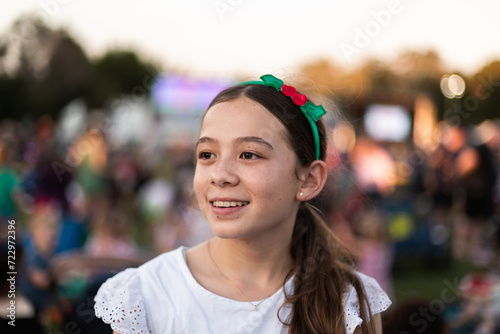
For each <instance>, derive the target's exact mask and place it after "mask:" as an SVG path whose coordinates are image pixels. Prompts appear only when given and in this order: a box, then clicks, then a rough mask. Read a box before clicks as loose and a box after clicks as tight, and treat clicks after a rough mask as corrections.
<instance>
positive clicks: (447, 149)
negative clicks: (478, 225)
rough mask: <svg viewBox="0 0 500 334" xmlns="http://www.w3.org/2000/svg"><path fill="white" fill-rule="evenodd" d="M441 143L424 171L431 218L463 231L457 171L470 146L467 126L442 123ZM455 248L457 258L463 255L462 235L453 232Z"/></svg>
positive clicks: (457, 231) (424, 183) (432, 153)
mask: <svg viewBox="0 0 500 334" xmlns="http://www.w3.org/2000/svg"><path fill="white" fill-rule="evenodd" d="M439 129H440V143H439V146H438V147H437V148H436V149H435V150H434V151H433V152H431V153H430V155H429V157H428V159H427V161H426V166H425V167H424V172H423V187H424V190H425V192H426V193H428V194H430V196H431V197H432V199H433V209H432V212H431V216H432V219H433V220H435V221H437V222H439V223H441V222H442V223H443V224H445V226H448V227H449V228H450V229H452V230H454V233H455V234H457V233H458V234H460V231H461V222H460V219H459V218H460V211H461V209H460V208H458V207H457V206H458V205H457V203H458V202H457V198H458V196H459V194H460V193H459V190H460V182H459V181H460V180H459V176H458V172H457V170H456V160H457V157H458V156H459V155H460V153H461V152H462V151H463V150H464V149H466V148H467V147H468V144H467V138H466V135H465V129H463V128H462V127H459V126H456V125H455V124H451V123H449V122H446V121H443V122H442V123H441V124H440V127H439ZM452 251H453V254H454V256H455V258H458V259H460V258H463V256H464V253H463V249H462V247H461V244H460V236H459V235H454V237H453V245H452Z"/></svg>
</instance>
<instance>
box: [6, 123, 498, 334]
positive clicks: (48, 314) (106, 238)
mask: <svg viewBox="0 0 500 334" xmlns="http://www.w3.org/2000/svg"><path fill="white" fill-rule="evenodd" d="M100 124H101V125H102V123H99V122H98V121H97V122H95V121H94V122H90V121H89V122H88V124H87V125H86V127H85V130H84V131H82V132H81V133H78V134H75V136H74V138H72V139H71V140H70V141H69V142H64V141H62V140H61V139H60V138H58V136H57V133H56V131H55V128H56V125H57V124H55V121H54V120H53V119H51V118H50V117H47V116H44V117H41V118H40V119H38V120H37V121H36V122H35V123H34V124H28V123H21V122H15V121H11V120H5V119H4V120H0V236H1V237H2V247H3V249H5V250H7V249H8V245H7V236H8V229H9V224H10V225H15V271H16V272H17V276H16V280H17V281H16V291H15V292H16V303H17V304H16V306H17V316H16V318H17V320H16V321H17V324H19V326H26V328H29V330H31V331H28V329H27V330H26V332H33V333H37V332H43V330H42V329H41V328H42V327H43V328H44V329H45V330H47V331H54V332H61V331H62V332H66V333H80V332H83V333H85V332H87V333H108V332H109V328H106V327H104V326H102V324H101V323H100V322H99V320H98V319H96V318H95V317H94V316H93V297H92V296H93V294H95V291H96V289H97V288H98V286H99V285H100V284H101V283H102V282H103V281H104V280H105V279H106V278H107V277H110V276H111V275H112V274H113V273H116V272H117V271H118V270H121V269H123V268H125V267H128V266H135V265H139V264H141V263H143V262H144V261H146V260H147V259H149V258H151V257H153V256H155V255H156V254H159V253H161V252H165V251H168V250H172V249H174V248H176V247H178V246H180V245H185V246H192V245H195V244H197V243H199V242H201V241H203V240H206V239H207V238H210V236H211V231H210V229H209V227H208V225H207V224H206V222H205V219H204V217H203V216H202V214H201V213H200V212H199V210H198V209H197V205H196V199H195V196H194V194H193V191H192V184H191V180H192V175H193V173H194V166H195V164H194V158H195V157H194V152H193V148H194V147H193V146H192V143H191V142H189V141H186V142H182V141H176V142H175V143H157V144H155V145H153V149H151V148H150V147H149V148H148V149H145V148H144V147H142V146H141V145H140V144H138V143H133V142H132V143H128V144H124V145H120V146H116V145H112V144H111V143H110V142H109V140H108V138H107V133H106V131H103V130H102V128H101V127H99V125H100ZM499 124H500V123H498V122H495V121H485V122H483V123H481V124H479V125H477V126H474V127H469V128H464V127H458V126H455V125H454V124H451V123H447V122H442V123H440V124H439V127H438V132H437V134H436V145H435V147H433V148H432V149H429V150H423V149H420V148H417V147H416V146H415V145H414V144H413V143H412V142H411V141H407V142H397V143H395V142H390V143H389V142H378V141H375V140H373V139H371V138H370V137H368V136H367V135H363V134H358V135H357V136H356V140H355V141H354V142H353V145H352V146H351V147H349V149H346V150H345V151H336V150H333V149H332V150H331V151H330V153H329V156H328V161H327V162H328V164H329V168H330V170H331V173H330V177H329V180H328V183H327V187H326V188H325V191H324V193H323V194H322V196H320V198H319V199H318V200H317V202H316V203H315V204H316V205H318V206H319V207H320V208H321V209H322V210H323V212H324V214H325V218H326V220H327V222H328V224H329V225H330V226H331V228H332V229H333V230H334V231H335V232H336V234H337V236H338V237H339V238H340V239H341V240H342V241H344V242H345V243H346V244H347V245H348V247H351V249H352V250H353V252H354V254H355V255H356V259H357V263H358V267H359V270H360V271H362V272H364V273H366V274H368V275H370V276H372V277H375V278H376V279H377V280H378V281H379V283H380V284H381V286H382V287H383V288H384V289H385V290H386V291H387V292H388V293H389V294H391V295H394V291H393V278H392V277H393V273H394V272H395V270H404V269H405V266H408V263H409V262H411V260H412V259H414V258H415V257H420V258H423V259H424V260H425V261H427V262H428V263H429V265H434V266H437V267H439V266H443V265H446V264H447V263H449V262H450V261H452V260H453V259H457V260H465V261H470V262H472V263H474V264H476V265H478V266H482V267H486V268H489V269H490V270H491V273H493V274H494V273H496V271H497V270H499V269H500V220H499V219H498V217H499V206H498V201H499V200H500V182H499V181H500V180H499V177H498V174H499V173H500V160H499V150H500V125H499ZM12 221H14V222H15V223H10V222H12ZM5 252H7V251H5ZM6 261H7V259H5V258H2V275H5V274H6V273H7V272H6V270H4V269H3V268H7V266H8V263H6ZM13 271H14V270H13ZM7 278H8V277H5V278H3V277H2V280H1V282H2V283H1V284H2V291H8V290H9V286H4V285H5V284H7V283H8V281H7ZM6 282H7V283H6ZM469 285H470V284H469ZM491 286H492V287H493V285H491ZM464 289H465V288H464ZM492 289H493V288H492ZM467 291H468V290H467ZM491 291H493V290H491ZM493 295H494V294H491V293H490V294H487V295H486V297H488V298H489V297H491V296H493ZM7 296H8V293H3V292H2V294H1V295H0V299H1V301H0V304H1V305H2V306H3V305H8V303H9V300H8V298H7ZM495 296H496V295H495ZM486 297H485V298H486ZM492 298H493V297H492ZM495 298H496V297H495ZM483 299H484V298H483ZM499 299H500V298H499ZM465 300H467V299H466V298H464V301H465ZM474 300H475V301H476V299H474ZM490 302H491V301H488V303H490ZM498 302H499V306H495V307H497V308H499V309H500V300H499V301H498ZM6 303H7V304H6ZM488 305H490V304H488ZM495 305H496V304H495ZM471 307H472V306H471ZM476 308H477V306H476ZM466 309H467V308H465V307H464V310H466ZM492 309H494V307H492ZM398 311H400V310H398ZM467 312H469V313H471V312H472V311H470V310H467ZM467 312H466V311H464V312H463V314H459V315H458V317H461V318H460V319H462V320H460V321H464V322H465V321H466V318H467V316H469V315H468V314H469V313H467ZM491 314H495V313H494V312H493V311H492V313H491ZM2 316H3V315H2ZM492 319H495V317H494V316H490V317H489V318H488V319H486V320H485V321H489V322H488V323H487V325H488V326H490V328H494V326H495V324H494V321H493V320H492ZM492 323H493V324H492ZM487 325H484V327H485V328H486V327H487ZM415 328H417V329H418V327H415V326H414V329H415ZM387 332H388V333H390V329H388V331H387ZM408 332H411V331H410V330H408Z"/></svg>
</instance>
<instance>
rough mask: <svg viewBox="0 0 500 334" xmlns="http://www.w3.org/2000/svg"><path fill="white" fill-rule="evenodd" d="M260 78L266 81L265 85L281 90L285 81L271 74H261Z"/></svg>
mask: <svg viewBox="0 0 500 334" xmlns="http://www.w3.org/2000/svg"><path fill="white" fill-rule="evenodd" d="M260 79H261V80H262V81H263V82H264V85H266V86H268V87H269V86H271V87H274V88H276V89H277V90H280V89H281V87H282V86H283V81H281V80H280V79H278V78H276V77H275V76H274V75H271V74H265V75H263V76H261V77H260Z"/></svg>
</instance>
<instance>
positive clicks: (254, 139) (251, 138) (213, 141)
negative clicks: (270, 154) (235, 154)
mask: <svg viewBox="0 0 500 334" xmlns="http://www.w3.org/2000/svg"><path fill="white" fill-rule="evenodd" d="M236 142H237V143H238V144H241V143H257V144H261V145H264V146H266V147H267V148H269V149H271V150H273V151H274V147H273V145H271V143H269V142H268V141H267V140H265V139H264V138H261V137H257V136H246V137H239V138H237V139H236ZM203 143H210V144H216V143H217V140H216V139H214V138H211V137H201V138H200V139H198V142H197V143H196V147H198V145H199V144H203Z"/></svg>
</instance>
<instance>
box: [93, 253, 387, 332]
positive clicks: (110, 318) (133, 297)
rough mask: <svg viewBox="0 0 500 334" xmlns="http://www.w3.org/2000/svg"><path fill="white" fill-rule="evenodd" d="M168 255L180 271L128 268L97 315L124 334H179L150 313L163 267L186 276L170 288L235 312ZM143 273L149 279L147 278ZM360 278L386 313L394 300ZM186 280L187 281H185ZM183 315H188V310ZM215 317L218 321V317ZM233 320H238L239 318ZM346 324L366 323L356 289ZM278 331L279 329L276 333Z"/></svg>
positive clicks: (101, 299)
mask: <svg viewBox="0 0 500 334" xmlns="http://www.w3.org/2000/svg"><path fill="white" fill-rule="evenodd" d="M167 256H169V259H172V258H175V259H176V261H175V262H172V263H170V264H176V266H175V267H177V269H174V268H175V267H173V266H165V263H163V261H162V260H161V259H158V260H160V261H156V262H151V263H150V264H149V266H148V268H149V269H148V270H147V271H145V270H146V269H145V268H141V267H139V268H138V269H135V268H131V269H126V270H124V271H122V272H120V273H118V274H117V275H115V276H113V277H111V278H110V279H108V280H107V281H106V282H105V283H104V284H103V285H102V286H101V288H100V289H99V292H98V294H97V295H96V297H95V299H94V300H95V302H96V303H95V306H94V309H95V314H96V316H97V317H99V318H101V319H102V320H103V321H104V322H105V323H107V324H110V325H111V328H112V329H113V330H114V331H116V332H118V333H120V334H139V333H140V334H144V333H153V331H154V332H155V333H156V332H158V334H162V333H169V334H170V333H177V332H179V331H178V329H175V330H174V329H173V328H172V327H170V329H169V330H167V331H165V329H160V328H162V324H164V323H165V321H167V318H165V316H166V317H168V315H166V314H165V313H164V312H163V311H162V312H161V314H158V313H157V314H155V315H153V314H152V313H151V312H153V313H154V311H155V309H150V310H149V311H148V308H147V307H148V306H149V307H153V308H157V307H160V305H159V303H162V302H163V301H162V299H161V295H162V294H163V292H162V290H154V291H155V292H154V293H151V291H150V292H146V291H143V290H144V289H149V287H150V286H152V285H154V284H155V283H154V282H153V281H156V280H158V279H160V278H151V276H152V273H153V272H158V273H161V274H162V275H160V277H165V275H163V272H162V271H161V270H162V269H161V268H169V269H168V270H169V271H170V277H171V278H173V277H172V276H173V272H172V270H173V271H177V272H182V273H183V274H182V275H180V276H179V277H181V279H180V280H176V279H173V281H175V284H173V285H174V286H172V284H166V285H165V288H166V289H173V290H176V291H177V290H193V289H194V290H196V291H198V292H200V293H201V294H202V295H204V294H205V295H206V294H208V295H209V296H210V299H205V300H204V302H206V303H214V305H208V308H209V309H210V308H213V309H216V310H218V309H224V310H226V311H225V312H228V311H229V310H232V309H234V306H235V303H238V302H234V301H232V300H226V299H223V298H220V297H218V298H215V297H217V296H213V294H212V293H210V292H209V291H205V290H203V288H202V287H201V286H193V285H191V286H190V285H189V284H187V283H186V282H190V281H191V282H192V283H193V282H194V279H192V278H191V277H185V275H189V271H188V269H187V265H186V264H185V260H184V258H182V256H183V255H182V252H181V251H178V252H177V254H171V255H167ZM184 266H185V268H182V269H181V270H179V269H178V268H179V267H184ZM150 270H152V271H150ZM143 274H144V275H146V276H144V275H143ZM183 275H184V276H183ZM358 275H359V277H360V279H361V281H362V283H363V285H364V288H365V291H366V294H367V296H368V303H369V306H370V309H371V312H372V314H377V313H380V312H382V311H385V310H386V309H387V308H388V307H389V305H390V304H391V301H390V299H389V297H388V296H387V294H386V293H385V292H384V291H383V290H382V289H381V288H380V286H379V284H378V283H377V281H376V280H375V279H373V278H371V277H369V276H366V275H364V274H361V273H358ZM142 276H144V277H142ZM141 277H142V279H144V280H146V277H148V279H150V281H144V282H141ZM182 277H184V278H183V279H182ZM170 281H172V280H170ZM171 283H172V282H171ZM290 283H292V282H290ZM144 284H145V285H144ZM289 288H290V289H292V290H291V291H293V285H292V284H291V285H290V287H289ZM287 291H288V290H287ZM169 292H171V291H165V294H168V293H169ZM279 295H280V296H281V297H279V296H278V297H279V298H284V296H283V292H281V294H279ZM144 298H145V299H144ZM273 298H274V297H273ZM179 300H180V299H179ZM283 300H284V299H283ZM277 301H278V299H277ZM275 303H276V304H277V305H278V304H281V302H274V301H273V303H272V304H275ZM180 304H183V303H180ZM240 304H243V305H244V306H248V305H245V303H240ZM204 305H205V304H204ZM263 305H264V304H263ZM278 306H279V305H278ZM278 306H276V307H278ZM160 309H162V310H164V308H163V307H160ZM275 311H276V310H273V311H272V314H276V313H275ZM193 312H194V313H196V310H194V309H190V312H188V313H189V314H191V313H193ZM174 313H175V312H174ZM183 313H186V312H185V310H184V312H183ZM266 313H268V312H266ZM226 314H227V313H226ZM191 315H193V314H191ZM194 316H195V319H196V317H200V318H202V317H204V316H205V317H207V316H208V317H209V318H210V319H212V318H213V316H214V315H209V314H196V315H194ZM173 317H175V320H174V321H181V322H182V325H181V327H182V328H184V326H188V327H189V325H190V324H191V323H192V322H193V321H195V319H192V317H191V316H187V315H186V318H185V319H184V318H183V319H184V320H181V319H179V318H182V317H179V313H177V316H176V315H175V314H174V315H173ZM157 318H158V319H157ZM215 318H217V316H216V317H215ZM215 318H214V319H213V321H214V322H217V321H220V320H221V319H218V320H217V319H215ZM236 318H237V317H236ZM284 318H286V314H284ZM190 319H191V320H190ZM232 320H234V321H236V319H232ZM155 321H156V322H155ZM184 321H187V322H188V323H185V322H184ZM157 322H159V323H157ZM344 323H345V329H346V333H348V334H352V333H353V332H354V330H355V329H356V327H357V326H359V325H360V324H361V323H362V319H361V318H360V317H359V301H358V297H357V294H356V290H355V289H354V288H353V287H352V286H351V287H350V288H349V289H348V290H347V291H346V293H345V299H344ZM186 324H187V325H186ZM213 325H214V324H211V325H210V324H207V326H208V328H211V327H212V326H213ZM278 325H279V327H282V325H281V324H279V323H278ZM256 326H257V327H258V326H259V325H258V324H256ZM276 329H277V328H276ZM283 330H285V329H284V328H281V332H283ZM278 331H279V330H278ZM180 332H182V333H185V332H186V331H185V330H180ZM180 332H179V333H180ZM187 332H189V331H187ZM274 332H276V330H274ZM285 332H286V330H285ZM252 333H253V332H252Z"/></svg>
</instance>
